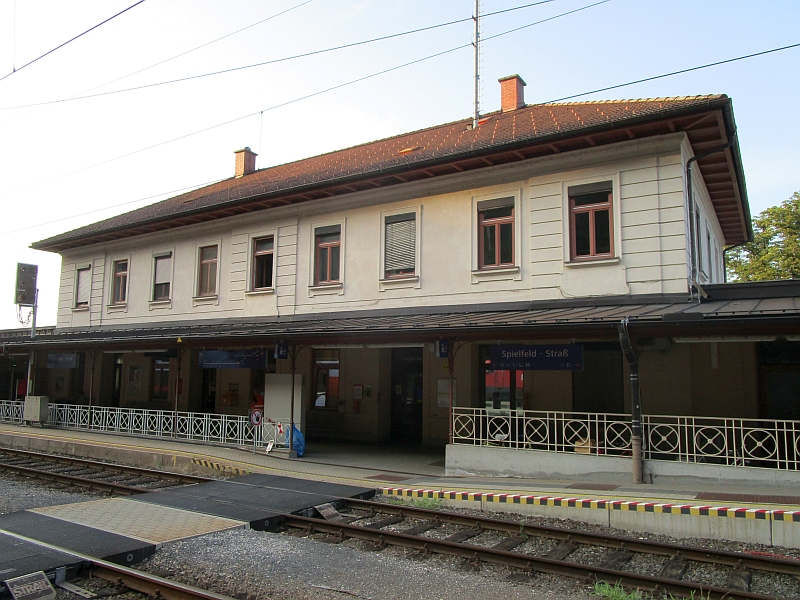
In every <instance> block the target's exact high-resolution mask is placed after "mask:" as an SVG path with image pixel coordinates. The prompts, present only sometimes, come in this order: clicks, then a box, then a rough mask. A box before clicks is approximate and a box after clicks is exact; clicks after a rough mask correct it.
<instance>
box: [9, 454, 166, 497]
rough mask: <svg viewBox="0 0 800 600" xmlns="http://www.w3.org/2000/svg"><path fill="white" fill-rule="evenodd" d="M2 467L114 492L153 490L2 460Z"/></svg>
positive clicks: (135, 492)
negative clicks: (12, 463) (11, 463)
mask: <svg viewBox="0 0 800 600" xmlns="http://www.w3.org/2000/svg"><path fill="white" fill-rule="evenodd" d="M0 469H3V470H6V471H14V472H16V473H22V474H23V475H31V476H33V477H37V478H39V479H50V480H53V481H58V482H60V483H69V484H71V485H79V486H81V487H87V488H96V489H102V490H107V491H112V492H119V493H120V494H125V495H128V496H130V495H132V494H144V493H147V492H150V491H152V490H150V489H148V488H142V487H133V486H131V485H125V484H123V483H113V482H111V481H102V480H99V479H89V478H88V477H78V476H77V475H68V474H66V473H56V472H54V471H44V470H42V469H33V468H31V467H22V466H18V465H10V464H8V463H4V462H0Z"/></svg>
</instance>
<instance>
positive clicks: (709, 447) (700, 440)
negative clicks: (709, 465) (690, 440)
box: [694, 427, 728, 456]
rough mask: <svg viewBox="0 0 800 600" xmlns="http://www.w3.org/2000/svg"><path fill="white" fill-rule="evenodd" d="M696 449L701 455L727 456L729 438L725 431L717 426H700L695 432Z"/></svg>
mask: <svg viewBox="0 0 800 600" xmlns="http://www.w3.org/2000/svg"><path fill="white" fill-rule="evenodd" d="M694 449H695V453H697V454H699V455H701V456H726V455H727V454H728V438H727V437H726V435H725V431H724V430H722V429H718V428H716V427H700V428H699V429H697V430H696V431H695V433H694Z"/></svg>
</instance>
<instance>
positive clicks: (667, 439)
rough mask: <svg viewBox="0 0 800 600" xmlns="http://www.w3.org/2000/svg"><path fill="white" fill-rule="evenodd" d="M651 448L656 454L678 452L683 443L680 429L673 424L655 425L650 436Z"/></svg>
mask: <svg viewBox="0 0 800 600" xmlns="http://www.w3.org/2000/svg"><path fill="white" fill-rule="evenodd" d="M648 441H649V442H650V450H651V452H654V453H656V454H672V453H677V452H678V450H679V449H680V445H681V437H680V435H679V434H678V430H677V429H676V428H675V427H673V426H672V425H655V426H653V427H651V428H650V435H649V436H648Z"/></svg>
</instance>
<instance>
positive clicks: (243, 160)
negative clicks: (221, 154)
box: [234, 146, 258, 177]
mask: <svg viewBox="0 0 800 600" xmlns="http://www.w3.org/2000/svg"><path fill="white" fill-rule="evenodd" d="M234 154H235V155H236V174H235V176H236V177H243V176H245V175H250V173H252V172H254V171H255V170H256V156H258V154H256V153H255V152H253V151H252V150H250V148H249V147H248V146H245V147H244V148H242V149H241V150H237V151H236V152H234Z"/></svg>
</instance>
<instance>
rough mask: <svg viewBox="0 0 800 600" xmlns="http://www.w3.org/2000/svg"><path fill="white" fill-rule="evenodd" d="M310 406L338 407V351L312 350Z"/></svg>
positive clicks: (318, 407) (319, 407)
mask: <svg viewBox="0 0 800 600" xmlns="http://www.w3.org/2000/svg"><path fill="white" fill-rule="evenodd" d="M313 393H314V396H313V397H312V399H311V402H312V408H317V409H322V408H330V409H335V408H338V407H339V351H338V350H314V384H313Z"/></svg>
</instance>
